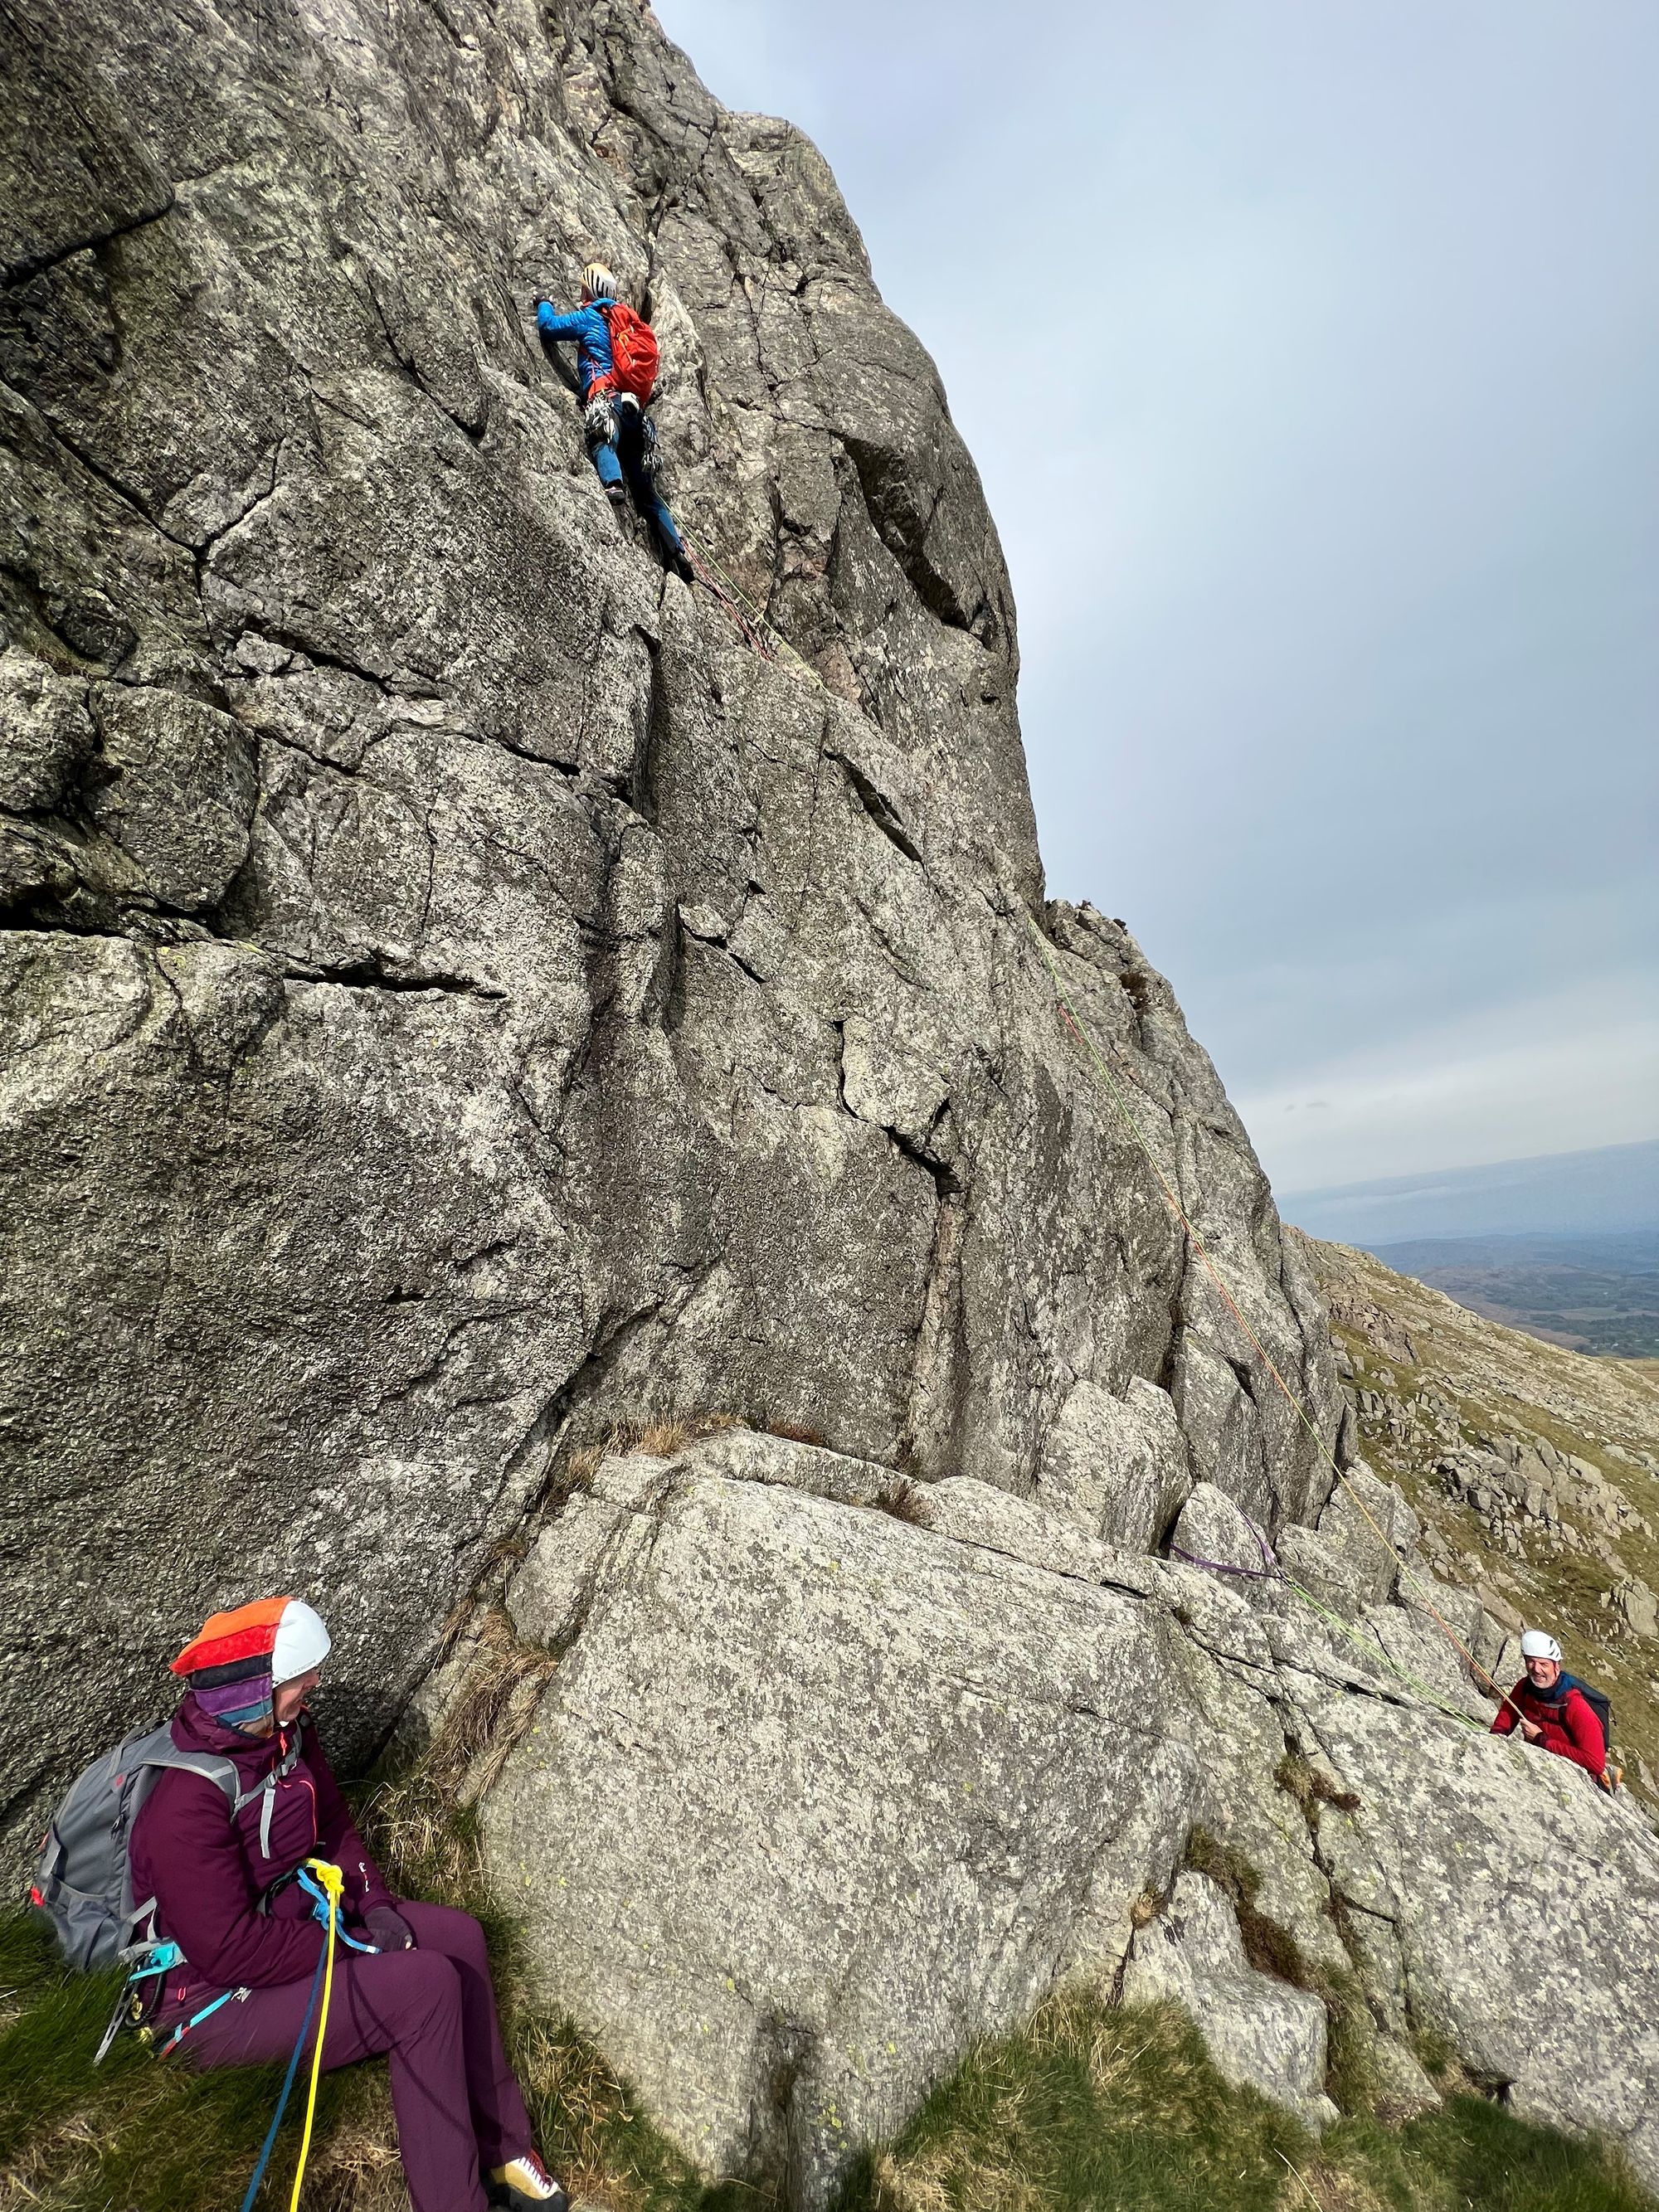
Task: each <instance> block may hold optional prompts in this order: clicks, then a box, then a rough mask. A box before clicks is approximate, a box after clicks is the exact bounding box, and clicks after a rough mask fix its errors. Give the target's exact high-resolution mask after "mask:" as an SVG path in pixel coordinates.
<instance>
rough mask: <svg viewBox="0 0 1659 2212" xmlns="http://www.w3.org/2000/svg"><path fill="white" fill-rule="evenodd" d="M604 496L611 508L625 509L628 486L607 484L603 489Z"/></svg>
mask: <svg viewBox="0 0 1659 2212" xmlns="http://www.w3.org/2000/svg"><path fill="white" fill-rule="evenodd" d="M605 497H606V498H607V499H608V500H609V501H610V502H611V506H612V507H626V506H627V504H628V486H627V485H626V484H607V485H606V486H605Z"/></svg>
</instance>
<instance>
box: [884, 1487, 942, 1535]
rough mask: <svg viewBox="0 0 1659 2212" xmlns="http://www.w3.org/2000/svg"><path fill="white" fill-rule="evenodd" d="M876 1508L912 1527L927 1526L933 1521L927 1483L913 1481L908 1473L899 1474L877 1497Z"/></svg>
mask: <svg viewBox="0 0 1659 2212" xmlns="http://www.w3.org/2000/svg"><path fill="white" fill-rule="evenodd" d="M876 1510H877V1511H878V1513H890V1515H891V1516H892V1517H893V1519H894V1520H895V1521H902V1522H905V1523H906V1524H907V1525H908V1527H910V1528H928V1527H930V1526H931V1525H932V1522H933V1515H932V1514H931V1512H930V1511H929V1510H928V1504H927V1484H926V1483H925V1482H913V1481H912V1480H911V1479H910V1477H909V1476H908V1474H901V1475H898V1476H896V1477H895V1479H894V1480H892V1481H891V1482H890V1483H889V1484H888V1486H887V1487H886V1488H885V1489H884V1491H883V1492H881V1495H880V1496H879V1497H878V1498H877V1499H876Z"/></svg>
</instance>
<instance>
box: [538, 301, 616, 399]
mask: <svg viewBox="0 0 1659 2212" xmlns="http://www.w3.org/2000/svg"><path fill="white" fill-rule="evenodd" d="M615 304H616V303H615V301H611V300H594V301H590V302H589V304H588V305H587V306H586V307H573V308H572V309H571V311H570V313H568V315H562V314H560V313H558V312H557V311H556V309H555V308H553V307H550V306H549V305H548V303H547V301H545V300H544V301H542V304H541V306H540V307H538V308H537V310H536V328H537V329H538V331H540V332H541V334H542V336H543V337H544V338H551V339H553V340H554V341H555V343H557V341H558V340H559V339H560V338H574V340H575V341H576V382H577V386H578V387H579V388H580V392H581V396H582V399H583V401H584V403H585V402H586V398H587V394H588V392H589V389H590V387H591V386H592V384H593V382H594V380H595V379H596V378H598V377H602V376H609V375H610V374H611V369H612V367H613V366H614V364H613V362H612V361H611V330H610V326H609V325H608V324H607V323H606V321H605V317H604V316H603V315H602V314H601V313H599V310H600V308H601V307H613V306H614V305H615Z"/></svg>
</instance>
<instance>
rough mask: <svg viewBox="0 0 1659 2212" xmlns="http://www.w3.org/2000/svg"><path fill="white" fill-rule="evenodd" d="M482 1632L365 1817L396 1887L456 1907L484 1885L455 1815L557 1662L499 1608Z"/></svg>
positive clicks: (514, 1737)
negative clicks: (445, 1702)
mask: <svg viewBox="0 0 1659 2212" xmlns="http://www.w3.org/2000/svg"><path fill="white" fill-rule="evenodd" d="M476 1633H477V1650H476V1651H475V1653H474V1656H473V1658H472V1662H471V1667H470V1668H469V1669H468V1672H467V1674H466V1678H465V1681H464V1683H463V1684H462V1686H461V1690H460V1693H459V1696H458V1697H457V1698H456V1699H455V1701H454V1703H453V1705H451V1707H450V1709H449V1711H448V1713H447V1715H446V1716H445V1717H444V1720H443V1721H442V1723H441V1725H440V1727H439V1729H438V1733H437V1735H435V1737H434V1739H433V1741H432V1743H431V1745H430V1746H429V1747H428V1749H427V1751H426V1752H425V1753H423V1754H422V1757H421V1758H419V1759H417V1760H416V1762H415V1764H414V1765H412V1766H410V1767H409V1768H408V1769H407V1770H405V1771H404V1772H403V1773H401V1774H399V1775H398V1776H397V1777H396V1778H395V1779H393V1780H392V1781H391V1782H388V1783H386V1784H383V1785H382V1786H381V1787H380V1789H379V1790H376V1791H375V1792H374V1796H372V1797H371V1798H370V1800H369V1802H368V1805H367V1806H366V1807H365V1808H364V1815H363V1824H364V1826H365V1828H366V1829H367V1830H368V1836H369V1842H370V1845H371V1848H372V1849H373V1850H374V1852H375V1855H376V1857H378V1858H379V1860H380V1864H381V1866H382V1867H383V1868H384V1869H386V1874H387V1875H388V1876H389V1878H390V1879H391V1880H392V1883H393V1885H394V1887H395V1886H398V1884H400V1883H401V1885H402V1886H404V1887H406V1888H408V1889H410V1890H411V1891H412V1892H414V1893H416V1894H422V1893H425V1894H430V1895H435V1896H438V1897H441V1898H446V1899H451V1900H452V1901H453V1902H455V1903H457V1904H459V1903H463V1902H467V1901H470V1900H473V1899H477V1896H478V1895H479V1893H480V1892H481V1890H482V1887H483V1867H482V1864H481V1863H480V1860H479V1857H478V1850H477V1842H476V1839H475V1838H474V1837H473V1835H472V1833H471V1829H470V1827H468V1826H466V1825H465V1823H464V1822H462V1821H461V1820H459V1818H458V1815H459V1814H460V1813H461V1812H462V1811H464V1810H465V1808H466V1807H467V1806H469V1805H471V1804H475V1803H476V1802H477V1800H478V1798H479V1797H481V1796H483V1794H484V1792H485V1791H486V1790H488V1789H489V1786H490V1784H491V1783H493V1782H494V1781H495V1778H496V1777H497V1776H498V1775H499V1774H500V1772H501V1769H502V1767H503V1766H504V1765H506V1763H507V1759H508V1757H509V1755H510V1754H511V1753H512V1750H513V1746H514V1744H516V1743H517V1742H518V1741H519V1739H520V1736H522V1735H523V1734H524V1732H525V1730H526V1729H527V1728H528V1727H529V1726H530V1723H531V1722H532V1718H533V1717H534V1715H535V1711H536V1705H537V1701H538V1699H539V1698H540V1695H541V1692H542V1687H543V1685H544V1683H545V1682H546V1681H547V1680H548V1677H549V1676H550V1674H553V1673H554V1672H555V1670H556V1668H557V1665H558V1662H557V1660H556V1659H555V1657H554V1656H553V1655H552V1653H551V1652H550V1651H548V1650H544V1648H543V1647H542V1646H541V1645H540V1644H526V1643H524V1642H522V1641H521V1640H520V1638H519V1636H518V1634H517V1632H516V1631H515V1630H514V1628H513V1623H512V1621H511V1620H509V1619H508V1617H507V1614H506V1613H505V1612H503V1611H502V1610H501V1608H500V1607H490V1608H489V1611H488V1612H486V1613H484V1614H483V1617H482V1619H481V1620H479V1622H478V1624H477V1631H476Z"/></svg>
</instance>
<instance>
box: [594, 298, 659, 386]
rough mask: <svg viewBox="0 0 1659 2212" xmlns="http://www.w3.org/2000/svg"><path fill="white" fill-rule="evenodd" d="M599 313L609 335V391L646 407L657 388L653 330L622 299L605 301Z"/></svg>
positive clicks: (655, 338)
mask: <svg viewBox="0 0 1659 2212" xmlns="http://www.w3.org/2000/svg"><path fill="white" fill-rule="evenodd" d="M599 313H601V314H602V315H603V316H604V317H605V328H606V329H607V330H608V331H610V333H611V370H612V374H611V385H612V388H613V389H614V390H616V391H617V392H628V393H629V394H630V395H631V397H632V398H635V399H637V400H638V401H639V403H640V404H641V407H648V406H649V405H650V404H651V395H652V393H653V392H654V391H655V390H656V388H657V363H658V360H659V355H658V351H657V337H656V333H655V331H653V329H652V327H651V325H650V324H649V323H647V322H646V321H645V320H644V319H642V318H641V317H640V316H639V315H636V314H635V312H634V310H633V309H632V307H629V305H628V303H627V301H624V300H607V301H606V302H605V305H604V307H601V308H600V310H599Z"/></svg>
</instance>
